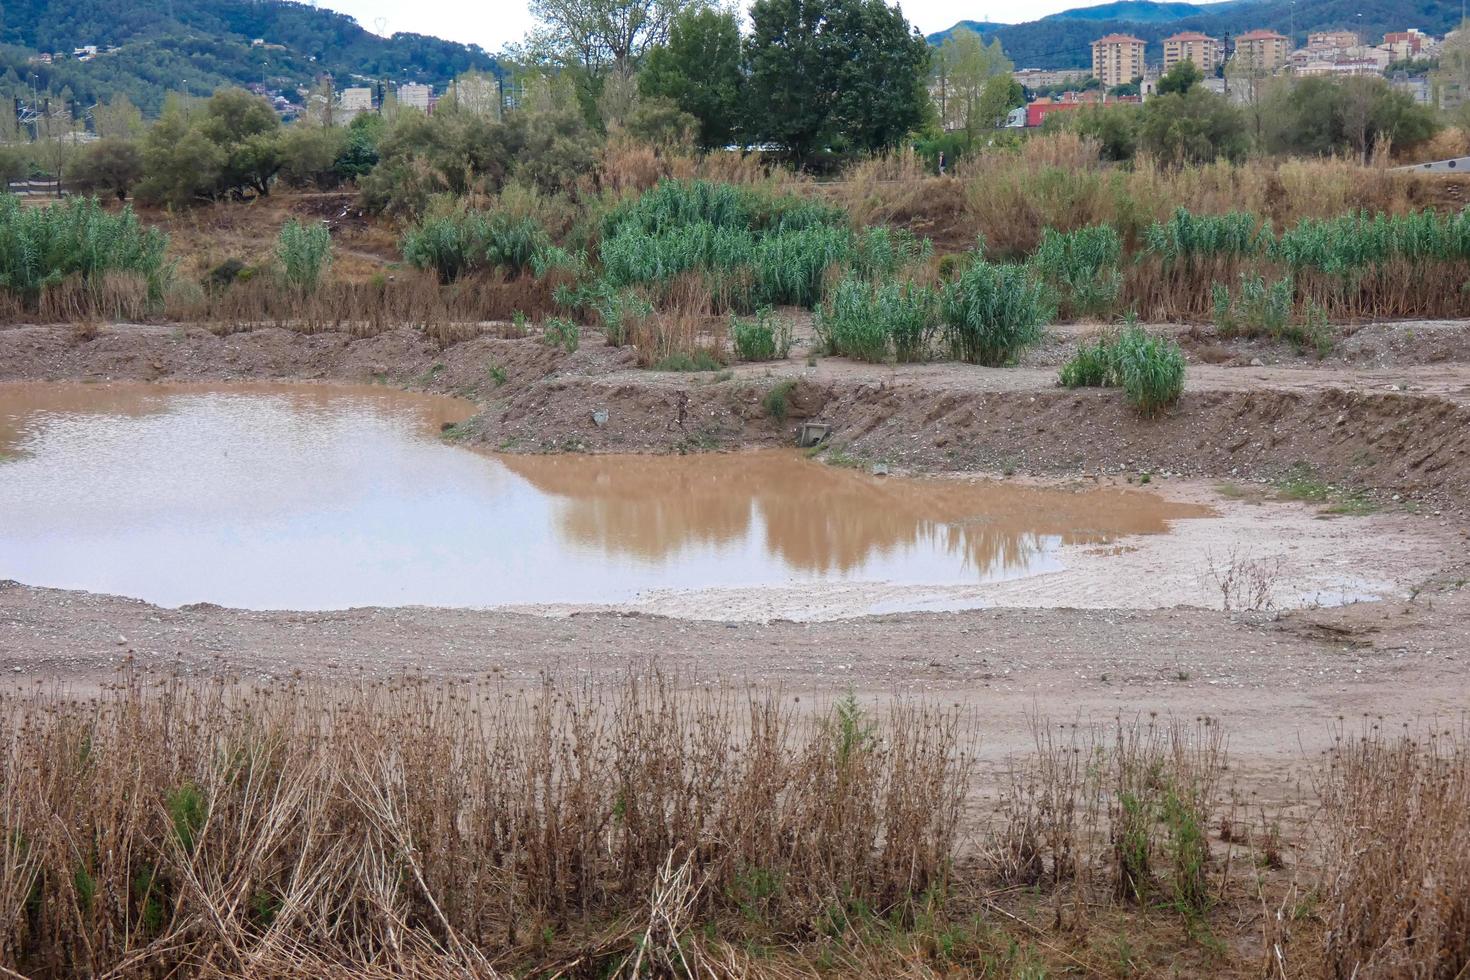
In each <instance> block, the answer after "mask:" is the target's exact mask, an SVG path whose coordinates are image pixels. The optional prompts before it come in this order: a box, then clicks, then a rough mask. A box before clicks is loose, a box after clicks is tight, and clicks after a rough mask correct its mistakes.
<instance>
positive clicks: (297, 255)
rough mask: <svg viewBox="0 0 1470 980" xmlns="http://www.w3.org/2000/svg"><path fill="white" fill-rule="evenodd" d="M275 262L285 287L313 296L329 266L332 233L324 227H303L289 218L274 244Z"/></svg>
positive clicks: (321, 225) (314, 225)
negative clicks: (278, 264)
mask: <svg viewBox="0 0 1470 980" xmlns="http://www.w3.org/2000/svg"><path fill="white" fill-rule="evenodd" d="M276 258H277V259H278V260H279V261H280V263H281V272H282V274H283V275H284V276H285V279H286V284H287V285H288V286H290V287H291V288H292V289H294V290H296V291H297V292H301V293H309V292H312V291H314V290H315V289H316V288H317V286H318V285H320V284H321V280H322V274H323V273H324V272H326V270H327V268H328V267H329V266H330V265H331V264H332V233H331V232H330V231H328V230H327V226H326V225H324V224H320V223H312V224H309V225H303V224H302V223H301V222H299V221H297V220H296V219H295V218H292V219H291V220H290V221H288V222H286V224H285V226H284V227H283V228H281V234H280V237H279V238H277V240H276Z"/></svg>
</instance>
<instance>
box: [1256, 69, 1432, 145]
mask: <svg viewBox="0 0 1470 980" xmlns="http://www.w3.org/2000/svg"><path fill="white" fill-rule="evenodd" d="M1261 115H1262V118H1263V119H1264V120H1265V122H1264V128H1263V142H1264V144H1265V148H1266V149H1267V150H1268V151H1270V152H1272V153H1279V154H1293V155H1297V156H1330V155H1333V154H1338V153H1346V152H1351V153H1354V154H1356V155H1357V156H1358V157H1359V158H1360V159H1362V160H1364V161H1366V160H1368V159H1369V158H1371V157H1372V155H1373V152H1374V150H1375V149H1376V148H1377V147H1378V146H1379V145H1381V144H1387V145H1391V146H1395V147H1403V146H1413V145H1414V144H1416V143H1421V142H1423V141H1424V140H1426V139H1428V138H1429V137H1431V136H1433V135H1434V133H1435V131H1436V130H1437V129H1438V122H1437V121H1436V120H1435V118H1434V114H1433V111H1432V110H1431V109H1430V108H1429V107H1427V106H1422V105H1419V104H1418V103H1416V102H1415V101H1414V100H1413V98H1412V97H1411V96H1409V95H1408V93H1406V92H1400V91H1398V90H1397V89H1394V88H1393V87H1392V86H1390V85H1389V84H1388V83H1387V82H1385V81H1384V80H1383V79H1381V78H1367V77H1358V78H1345V79H1341V80H1337V79H1331V78H1303V79H1299V80H1296V81H1294V82H1290V83H1284V84H1280V85H1277V86H1274V87H1272V88H1270V89H1268V90H1267V96H1266V102H1265V104H1264V106H1263V111H1262V114H1261Z"/></svg>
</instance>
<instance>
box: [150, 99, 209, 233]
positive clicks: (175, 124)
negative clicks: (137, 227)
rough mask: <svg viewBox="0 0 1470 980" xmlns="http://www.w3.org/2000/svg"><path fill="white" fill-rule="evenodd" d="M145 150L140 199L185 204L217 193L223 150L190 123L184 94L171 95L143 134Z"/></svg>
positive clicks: (168, 203) (157, 202)
mask: <svg viewBox="0 0 1470 980" xmlns="http://www.w3.org/2000/svg"><path fill="white" fill-rule="evenodd" d="M142 152H143V179H142V180H141V181H139V183H138V186H137V188H136V191H135V193H136V196H137V197H138V199H139V200H141V201H146V202H149V203H152V204H166V205H168V206H170V207H185V206H187V205H189V204H193V203H195V202H197V201H201V200H208V199H210V198H212V197H213V196H214V194H215V191H216V188H217V187H218V185H219V176H220V171H221V169H222V168H223V167H224V152H223V151H222V150H221V149H220V148H219V147H218V146H216V145H215V144H214V143H213V142H211V141H210V140H209V139H208V138H207V137H206V136H205V135H204V133H203V132H202V131H201V130H200V129H199V128H198V127H197V126H194V125H191V124H190V119H189V109H188V105H187V101H186V98H185V97H181V96H175V95H171V96H169V98H168V101H167V102H165V103H164V108H163V115H162V116H160V117H159V119H158V122H156V123H154V124H153V127H152V128H151V129H149V130H148V135H147V136H145V137H144V138H143V146H142Z"/></svg>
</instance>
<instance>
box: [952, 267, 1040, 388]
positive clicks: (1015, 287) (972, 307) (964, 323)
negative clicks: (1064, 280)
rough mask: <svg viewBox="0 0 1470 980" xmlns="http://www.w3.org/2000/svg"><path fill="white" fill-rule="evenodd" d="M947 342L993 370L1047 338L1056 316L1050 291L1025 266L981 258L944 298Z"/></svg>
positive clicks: (962, 355) (968, 358) (955, 351)
mask: <svg viewBox="0 0 1470 980" xmlns="http://www.w3.org/2000/svg"><path fill="white" fill-rule="evenodd" d="M941 311H942V314H943V318H944V333H945V339H946V341H947V342H948V344H949V348H950V351H951V352H952V353H953V355H954V356H955V357H957V358H959V359H960V360H962V361H968V362H970V363H971V364H985V365H989V366H992V367H995V366H999V365H1002V364H1005V363H1006V362H1008V361H1010V360H1012V359H1013V358H1014V357H1015V356H1016V355H1017V354H1019V353H1020V352H1021V351H1022V350H1024V349H1025V348H1027V347H1029V346H1031V345H1032V344H1035V343H1036V342H1037V341H1039V340H1040V339H1041V332H1042V328H1043V327H1045V326H1046V324H1047V323H1048V322H1050V320H1051V318H1052V317H1053V316H1054V315H1055V310H1054V308H1053V307H1052V306H1051V305H1050V303H1049V301H1048V299H1047V296H1046V287H1045V285H1044V284H1042V283H1041V282H1039V281H1038V280H1036V279H1035V278H1034V277H1033V276H1032V275H1031V274H1030V272H1029V271H1028V270H1027V269H1026V268H1025V267H1023V266H1018V265H994V264H992V263H990V262H986V261H985V260H984V259H976V260H975V261H973V262H971V263H970V265H969V266H968V268H966V269H965V270H964V271H963V272H961V273H960V274H959V275H958V276H957V277H956V278H955V280H954V281H953V282H951V283H949V284H948V285H946V286H945V287H944V291H943V294H942V297H941Z"/></svg>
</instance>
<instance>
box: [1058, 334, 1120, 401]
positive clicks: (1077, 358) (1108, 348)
mask: <svg viewBox="0 0 1470 980" xmlns="http://www.w3.org/2000/svg"><path fill="white" fill-rule="evenodd" d="M1061 383H1062V387H1064V388H1114V387H1117V385H1118V384H1119V383H1120V379H1119V374H1118V339H1117V337H1116V336H1111V335H1110V336H1104V337H1099V338H1098V339H1097V340H1096V341H1094V342H1093V343H1091V344H1089V343H1087V342H1086V341H1083V342H1082V343H1081V344H1080V345H1079V346H1078V348H1077V353H1076V354H1074V355H1073V356H1072V358H1071V360H1069V361H1067V363H1066V364H1064V365H1062V376H1061Z"/></svg>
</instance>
